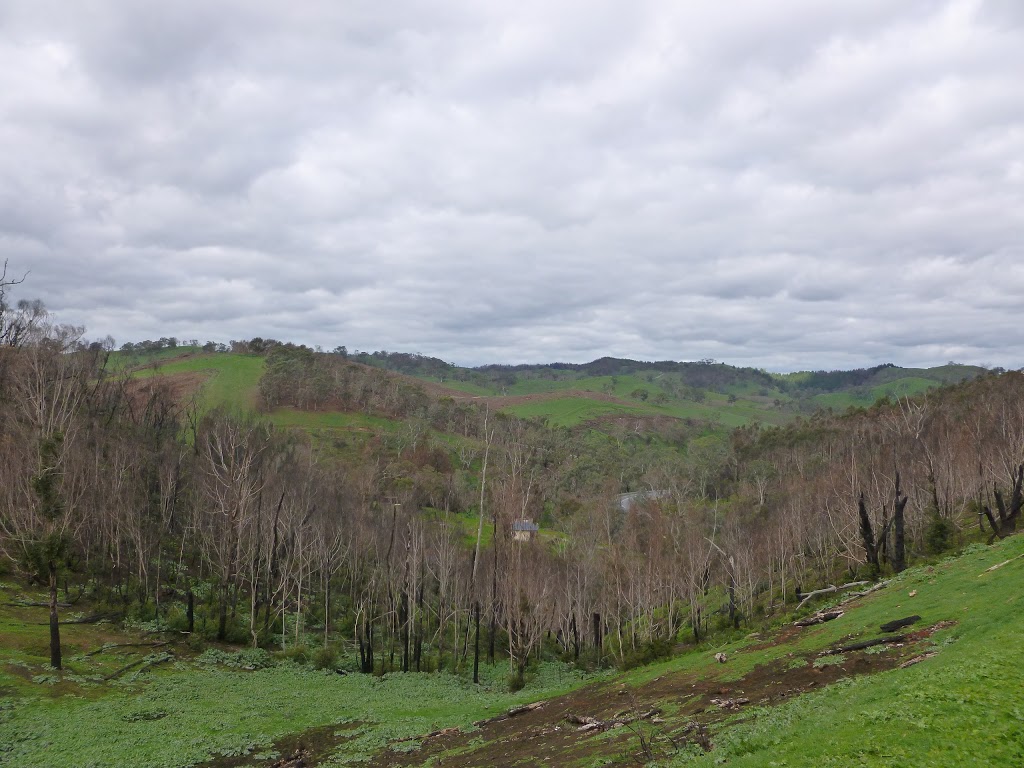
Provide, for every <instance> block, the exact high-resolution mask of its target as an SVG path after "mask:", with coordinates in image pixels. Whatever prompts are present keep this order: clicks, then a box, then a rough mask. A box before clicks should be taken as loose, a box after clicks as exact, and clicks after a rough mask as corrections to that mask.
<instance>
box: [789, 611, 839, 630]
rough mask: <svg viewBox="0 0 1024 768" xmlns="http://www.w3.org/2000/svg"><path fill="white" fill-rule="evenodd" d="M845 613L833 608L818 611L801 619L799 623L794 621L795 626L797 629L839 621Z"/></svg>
mask: <svg viewBox="0 0 1024 768" xmlns="http://www.w3.org/2000/svg"><path fill="white" fill-rule="evenodd" d="M843 613H844V612H843V611H842V610H841V609H839V608H832V609H829V610H827V611H818V612H817V613H815V614H813V615H811V616H808V617H806V618H803V619H800V620H799V621H794V622H793V625H794V626H797V627H812V626H814V625H815V624H824V623H825V622H826V621H832V620H833V619H838V618H839V617H840V616H842V615H843Z"/></svg>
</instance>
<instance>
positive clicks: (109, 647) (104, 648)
mask: <svg viewBox="0 0 1024 768" xmlns="http://www.w3.org/2000/svg"><path fill="white" fill-rule="evenodd" d="M164 645H170V641H169V640H161V641H160V642H158V643H112V644H111V645H101V646H100V647H99V648H97V649H96V650H95V651H89V652H88V653H87V654H85V655H86V656H95V655H96V654H98V653H106V652H107V651H112V650H114V649H115V648H160V647H161V646H164Z"/></svg>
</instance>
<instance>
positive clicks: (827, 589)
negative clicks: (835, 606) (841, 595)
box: [796, 581, 871, 610]
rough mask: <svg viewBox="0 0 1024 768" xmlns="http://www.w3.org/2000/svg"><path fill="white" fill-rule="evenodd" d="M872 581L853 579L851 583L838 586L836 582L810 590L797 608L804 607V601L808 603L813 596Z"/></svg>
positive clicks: (861, 585) (859, 585) (860, 585)
mask: <svg viewBox="0 0 1024 768" xmlns="http://www.w3.org/2000/svg"><path fill="white" fill-rule="evenodd" d="M870 583H871V582H870V581H851V582H850V583H849V584H843V585H841V586H838V587H837V586H836V585H835V584H831V585H829V586H827V587H823V588H821V589H816V590H814V591H813V592H808V593H807V594H805V595H804V596H803V599H802V600H801V601H800V604H799V605H798V606H797V607H796V608H797V610H800V609H801V608H803V607H804V603H806V602H807V601H808V600H810V599H811V598H814V597H817V596H818V595H830V594H832V593H833V592H840V591H842V590H844V589H852V588H853V587H863V586H864V585H865V584H870Z"/></svg>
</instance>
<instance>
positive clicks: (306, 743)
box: [196, 723, 359, 768]
mask: <svg viewBox="0 0 1024 768" xmlns="http://www.w3.org/2000/svg"><path fill="white" fill-rule="evenodd" d="M358 725H359V723H335V724H332V725H322V726H319V727H317V728H310V729H309V730H307V731H303V732H302V733H295V734H291V735H289V736H284V737H282V738H280V739H278V740H277V741H275V742H274V743H273V745H272V746H270V747H264V748H262V749H260V750H258V752H257V754H266V753H275V754H276V755H277V756H276V757H267V758H261V759H257V758H256V757H254V756H253V755H234V756H231V757H217V758H214V759H213V760H208V761H207V762H205V763H199V765H198V766H196V768H243V767H247V766H260V768H313V766H316V765H319V764H320V761H322V760H324V759H326V758H327V756H328V755H330V754H331V753H332V752H333V751H334V750H335V749H336V748H337V747H338V745H340V744H343V743H345V742H346V741H348V740H350V739H351V738H352V736H351V735H350V734H348V733H347V731H351V730H354V729H355V728H356V727H357V726H358Z"/></svg>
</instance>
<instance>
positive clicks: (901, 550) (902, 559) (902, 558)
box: [892, 472, 907, 573]
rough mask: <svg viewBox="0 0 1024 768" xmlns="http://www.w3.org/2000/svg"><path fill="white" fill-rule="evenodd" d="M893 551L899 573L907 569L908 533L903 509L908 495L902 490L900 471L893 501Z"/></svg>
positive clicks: (893, 563) (896, 569)
mask: <svg viewBox="0 0 1024 768" xmlns="http://www.w3.org/2000/svg"><path fill="white" fill-rule="evenodd" d="M892 505H893V506H892V530H893V552H892V569H893V570H894V571H896V573H899V572H900V571H903V570H906V567H907V555H906V534H905V532H904V527H903V526H904V521H903V510H904V509H905V508H906V506H907V497H906V495H904V494H903V492H902V491H901V490H900V473H899V472H897V473H896V490H895V493H894V494H893V502H892Z"/></svg>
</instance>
